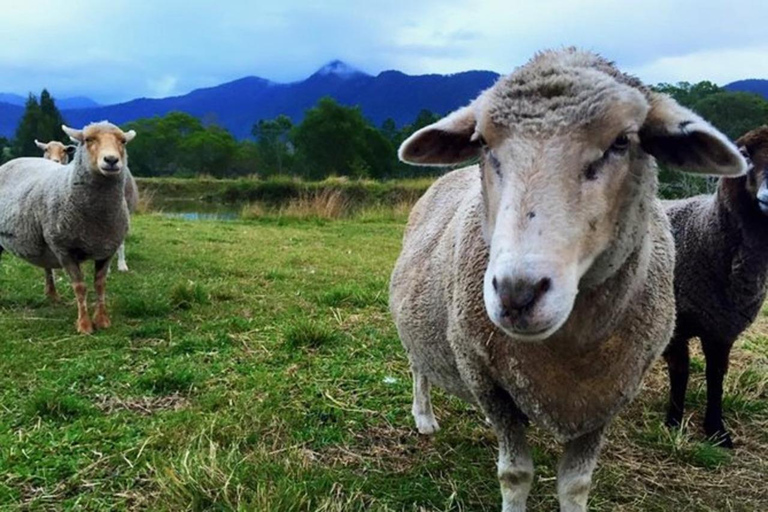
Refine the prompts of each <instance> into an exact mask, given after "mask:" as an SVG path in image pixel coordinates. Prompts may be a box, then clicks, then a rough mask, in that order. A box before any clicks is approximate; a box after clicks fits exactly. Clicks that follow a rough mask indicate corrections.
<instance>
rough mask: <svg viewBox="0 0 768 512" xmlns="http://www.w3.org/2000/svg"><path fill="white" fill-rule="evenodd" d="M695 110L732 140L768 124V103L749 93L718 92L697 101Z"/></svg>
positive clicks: (760, 97) (694, 106)
mask: <svg viewBox="0 0 768 512" xmlns="http://www.w3.org/2000/svg"><path fill="white" fill-rule="evenodd" d="M693 109H694V110H695V111H696V112H697V113H698V114H699V115H701V116H702V117H703V118H704V119H706V120H707V121H709V122H710V123H712V124H713V125H714V126H716V127H717V129H718V130H720V131H722V132H723V133H724V134H726V135H727V136H728V137H730V138H731V139H732V140H735V139H738V138H739V137H741V136H742V135H744V134H745V133H747V132H748V131H750V130H753V129H755V128H757V127H758V126H762V125H764V124H768V101H766V100H765V99H764V98H763V97H762V96H760V95H758V94H752V93H747V92H727V91H723V92H718V93H715V94H710V95H708V96H706V97H704V98H703V99H701V100H699V101H697V102H696V103H695V104H694V105H693Z"/></svg>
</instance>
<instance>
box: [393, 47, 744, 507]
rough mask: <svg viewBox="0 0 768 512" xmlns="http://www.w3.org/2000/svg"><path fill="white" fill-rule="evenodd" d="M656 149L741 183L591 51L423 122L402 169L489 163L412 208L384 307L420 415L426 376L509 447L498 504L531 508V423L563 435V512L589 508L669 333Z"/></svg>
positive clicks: (666, 246)
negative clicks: (613, 436)
mask: <svg viewBox="0 0 768 512" xmlns="http://www.w3.org/2000/svg"><path fill="white" fill-rule="evenodd" d="M653 156H655V157H656V158H658V159H659V160H663V161H664V162H665V163H668V164H671V165H675V166H677V167H681V168H684V169H687V170H689V171H693V172H707V173H711V174H720V175H730V176H733V175H738V174H741V173H743V172H744V171H745V170H746V163H745V161H744V159H743V158H742V157H741V155H740V154H739V152H738V150H737V149H736V148H735V147H734V146H733V145H732V144H731V143H730V142H728V141H727V139H726V138H725V137H724V136H723V135H722V134H720V133H719V132H717V131H716V130H715V129H714V128H712V127H711V126H710V125H709V124H707V123H706V122H705V121H703V120H702V119H701V118H700V117H698V116H697V115H695V114H694V113H692V112H691V111H689V110H687V109H685V108H682V107H680V106H679V105H678V104H676V103H675V102H674V101H673V100H672V99H670V98H668V97H666V96H661V95H658V94H655V93H653V92H651V91H649V90H648V89H646V88H645V87H643V85H642V84H641V83H640V82H639V81H638V80H637V79H635V78H633V77H630V76H627V75H624V74H622V73H621V72H619V71H618V70H617V69H616V68H615V67H614V66H613V65H612V64H611V63H609V62H608V61H606V60H604V59H602V58H601V57H599V56H596V55H594V54H591V53H586V52H581V51H577V50H573V49H569V50H563V51H549V52H544V53H541V54H538V55H537V56H536V57H534V58H533V59H532V60H531V61H530V62H529V63H528V64H526V65H525V66H523V67H521V68H519V69H518V70H516V71H515V72H514V73H513V74H512V75H510V76H508V77H506V78H502V79H501V80H499V81H498V82H497V83H496V84H495V85H494V86H493V87H491V88H490V89H489V90H487V91H485V92H484V93H483V94H481V95H480V97H478V98H477V99H476V100H475V101H474V102H473V103H472V104H471V105H469V106H468V107H465V108H462V109H460V110H458V111H456V112H454V113H453V114H451V115H449V116H448V117H446V118H444V119H442V120H440V121H438V122H437V123H435V124H433V125H431V126H428V127H426V128H423V129H422V130H420V131H418V132H416V133H415V134H414V135H413V136H411V137H410V138H409V139H408V140H406V141H405V142H404V143H403V145H402V146H401V147H400V158H401V159H402V160H403V161H406V162H410V163H414V164H421V165H452V164H457V163H460V162H463V161H466V160H467V159H469V158H474V157H480V166H479V167H477V166H475V167H469V168H465V169H462V170H458V171H454V172H451V173H449V174H447V175H446V176H444V177H443V178H442V179H440V180H438V181H437V182H436V183H435V184H434V185H433V186H432V187H431V188H430V189H429V190H428V191H427V193H426V194H425V195H424V197H422V198H421V200H420V201H419V202H418V204H417V205H416V206H415V207H414V209H413V212H412V213H411V216H410V219H409V222H408V227H407V230H406V233H405V237H404V241H403V250H402V253H401V255H400V258H399V259H398V261H397V264H396V266H395V269H394V272H393V274H392V281H391V287H390V307H391V310H392V314H393V316H394V319H395V323H396V324H397V329H398V332H399V334H400V338H401V340H402V342H403V345H404V346H405V348H406V350H407V351H408V355H409V358H410V361H411V367H412V371H413V379H414V382H413V416H414V418H415V420H416V425H417V428H418V430H419V431H420V432H422V433H432V432H434V431H436V430H437V429H438V424H437V421H436V420H435V416H434V413H433V410H432V406H431V403H430V397H429V388H430V385H431V384H436V385H438V386H439V387H441V388H443V389H445V390H446V391H448V392H450V393H452V394H455V395H457V396H459V397H461V398H463V399H464V400H467V401H469V402H471V403H474V404H476V405H477V406H479V408H480V409H481V410H482V412H483V413H484V414H485V415H486V416H487V418H488V420H489V421H490V423H491V424H492V426H493V428H494V430H495V432H496V434H497V436H498V440H499V459H498V478H499V481H500V483H501V492H502V500H503V510H505V511H522V510H525V503H526V499H527V496H528V493H529V490H530V487H531V483H532V482H533V463H532V460H531V454H530V450H529V448H528V446H527V444H526V439H525V425H526V422H527V419H528V418H530V419H531V420H533V421H535V422H537V423H539V424H540V425H542V426H544V427H546V428H548V429H549V430H551V431H552V432H553V433H554V434H555V436H556V437H557V438H558V439H559V440H561V441H562V442H564V443H565V453H564V455H563V457H562V459H561V462H560V467H559V470H558V496H559V500H560V506H561V510H563V511H583V510H586V504H587V495H588V492H589V488H590V485H591V477H592V471H593V470H594V467H595V464H596V461H597V457H598V453H599V450H600V447H601V444H602V440H603V436H604V432H605V429H606V427H607V426H608V424H609V422H610V421H611V418H612V417H613V416H614V415H615V414H616V413H617V411H618V410H619V409H620V408H621V407H622V406H623V405H625V404H626V403H627V402H629V401H630V400H631V399H632V398H633V397H634V396H635V394H636V393H637V391H638V387H639V385H640V382H641V379H642V377H643V375H644V374H645V372H646V370H647V369H648V367H649V366H650V364H651V363H652V362H653V360H654V359H655V358H656V357H657V356H658V355H659V354H660V353H661V351H662V350H663V349H664V347H665V345H666V343H667V341H668V340H669V338H670V336H671V334H672V328H673V325H674V314H675V308H674V295H673V286H672V272H673V267H674V261H673V260H674V258H673V251H674V247H673V242H672V238H671V235H670V232H669V225H668V222H667V219H666V217H665V215H664V212H663V210H662V209H661V206H660V204H659V201H658V200H657V199H656V188H657V177H656V166H655V164H654V159H653Z"/></svg>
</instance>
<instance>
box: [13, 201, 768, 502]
mask: <svg viewBox="0 0 768 512" xmlns="http://www.w3.org/2000/svg"><path fill="white" fill-rule="evenodd" d="M203 189H204V187H203ZM201 190H202V189H201ZM402 232H403V217H402V215H400V214H398V215H394V216H390V215H386V214H385V212H383V211H382V212H377V213H376V214H375V215H368V216H366V217H361V218H358V219H356V220H339V221H323V220H318V219H314V220H313V219H308V220H299V219H291V218H286V217H266V218H264V219H261V220H256V221H249V222H245V221H234V222H188V221H183V220H177V219H167V218H164V217H162V216H159V215H145V216H139V217H136V218H135V219H134V224H133V232H132V234H131V237H130V239H129V240H128V244H127V253H128V254H127V255H128V264H129V266H130V267H131V269H132V272H131V273H129V274H120V273H118V272H114V271H113V272H112V274H111V275H110V278H109V284H108V293H109V306H110V312H111V314H112V321H113V327H112V328H111V329H109V330H105V331H100V332H97V333H96V334H94V335H93V336H77V335H76V334H75V331H74V321H75V316H76V309H75V306H74V301H73V295H72V292H71V290H70V289H69V287H68V285H67V282H66V280H64V279H63V278H62V277H61V275H60V274H57V276H58V281H57V282H58V286H59V291H60V292H61V294H62V295H63V297H64V302H63V303H62V304H51V303H49V302H48V301H47V300H46V299H45V297H44V296H43V274H42V271H41V270H40V269H37V268H34V267H31V266H29V265H27V264H25V263H23V262H21V261H19V260H18V259H15V258H13V257H9V256H7V255H6V256H4V258H3V260H2V262H0V349H1V350H2V355H3V357H2V358H0V510H19V509H21V510H27V509H32V510H42V509H45V510H47V509H55V510H59V509H63V510H75V509H77V510H81V509H82V510H139V509H140V510H160V511H163V510H168V511H171V510H173V511H176V510H307V511H309V510H328V511H342V510H344V511H357V510H360V511H363V510H397V511H400V510H408V511H416V510H420V509H423V510H456V511H459V510H462V511H493V510H498V508H499V504H500V495H499V490H498V485H497V482H496V478H495V459H496V445H495V440H494V437H493V435H492V433H491V432H490V431H489V429H488V428H487V427H486V426H485V424H484V422H483V418H482V416H481V415H480V414H479V413H477V412H476V411H475V410H474V409H473V408H472V407H470V406H468V405H466V404H464V403H462V402H461V401H459V400H457V399H454V398H451V397H447V396H446V395H445V394H443V393H442V392H440V391H438V390H436V391H435V392H434V393H433V394H434V403H435V407H436V411H437V414H438V418H439V421H440V423H441V426H442V430H441V431H440V432H439V433H438V434H437V435H436V436H434V437H432V438H425V437H422V436H419V435H417V434H416V433H415V431H414V428H413V423H412V420H411V417H410V388H411V382H410V376H409V372H408V364H407V359H406V356H405V353H404V351H403V349H402V347H401V346H400V342H399V340H398V338H397V334H396V331H395V328H394V326H393V324H392V321H391V318H390V316H389V313H388V310H387V286H388V279H389V273H390V271H391V268H392V265H393V263H394V260H395V258H396V257H397V254H398V251H399V248H400V243H401V238H402ZM89 270H90V269H89ZM767 331H768V329H765V328H764V326H763V325H762V324H759V325H757V326H756V327H755V328H754V329H752V330H751V331H750V332H749V334H748V335H747V336H746V337H745V338H746V341H745V342H741V343H740V344H739V345H737V348H736V350H735V354H736V356H735V357H734V361H733V365H732V370H731V374H730V375H729V378H728V383H727V385H726V409H727V415H728V418H727V419H728V421H729V425H730V426H731V429H732V431H733V433H734V439H735V441H736V443H737V449H736V450H735V452H734V453H733V454H729V453H728V452H725V451H724V450H723V449H721V448H717V447H713V446H712V445H710V444H708V443H706V442H705V441H704V439H703V434H702V432H701V430H700V428H699V423H700V421H701V416H702V414H703V396H704V395H703V394H702V393H703V387H702V385H703V382H702V374H701V373H702V371H703V365H702V364H701V361H702V360H701V358H700V355H696V356H695V360H696V361H697V364H695V365H694V368H693V372H694V375H693V380H692V383H691V387H690V389H691V391H690V400H689V402H690V407H689V409H688V411H687V416H686V418H687V419H689V420H690V422H689V424H688V426H687V428H686V429H685V430H684V431H682V432H669V431H667V430H666V429H663V428H661V427H660V422H661V421H662V418H663V409H664V396H665V388H664V379H663V371H662V370H663V368H662V367H661V366H660V365H657V366H656V367H655V368H654V370H653V372H652V374H651V375H650V377H649V379H648V381H647V389H646V390H645V391H644V392H643V393H642V394H641V396H640V397H639V399H638V400H636V401H635V402H634V403H633V404H632V405H631V406H630V407H629V408H628V409H627V410H626V411H625V412H624V413H622V414H621V415H620V416H619V418H618V419H617V421H616V422H615V424H614V426H613V427H612V428H611V430H610V433H609V437H608V443H607V446H606V448H605V451H604V454H603V457H602V458H601V461H600V464H599V466H598V470H597V472H596V475H595V487H594V489H593V492H592V495H591V496H592V497H591V501H590V505H591V510H597V511H613V510H621V511H627V510H633V511H634V510H637V511H641V510H642V511H646V510H650V511H662V510H677V509H679V510H702V511H705V510H706V511H710V510H738V511H753V510H768V489H766V486H765V475H766V474H768V462H767V461H768V434H767V433H768V407H766V404H767V403H768V394H766V389H768V386H767V385H766V383H768V350H766V347H768V342H767V341H766V337H765V332H767ZM531 443H532V445H533V451H534V459H535V463H536V478H535V483H534V488H533V492H532V495H531V497H530V509H531V510H554V509H556V500H555V498H554V493H555V485H554V481H553V478H554V476H555V474H556V466H557V459H558V457H559V454H560V451H561V450H560V447H559V445H558V444H557V443H555V442H554V440H553V439H552V438H551V436H549V435H547V434H546V433H544V432H542V431H541V430H539V429H537V428H535V427H533V428H532V429H531Z"/></svg>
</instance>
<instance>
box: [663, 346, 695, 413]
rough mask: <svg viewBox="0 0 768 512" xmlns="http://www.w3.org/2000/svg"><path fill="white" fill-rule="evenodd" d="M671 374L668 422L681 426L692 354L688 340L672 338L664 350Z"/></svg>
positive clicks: (668, 371)
mask: <svg viewBox="0 0 768 512" xmlns="http://www.w3.org/2000/svg"><path fill="white" fill-rule="evenodd" d="M664 359H665V360H666V361H667V373H668V374H669V405H668V407H667V419H666V424H667V426H668V427H679V426H680V425H681V424H682V423H683V411H684V410H685V391H686V388H687V387H688V373H689V367H690V355H689V352H688V340H687V339H684V338H672V341H670V343H669V346H667V349H666V350H665V351H664Z"/></svg>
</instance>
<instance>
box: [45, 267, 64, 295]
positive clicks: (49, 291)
mask: <svg viewBox="0 0 768 512" xmlns="http://www.w3.org/2000/svg"><path fill="white" fill-rule="evenodd" d="M45 295H46V296H47V297H48V298H49V299H51V300H52V301H53V302H59V301H60V300H61V297H59V293H58V292H57V291H56V280H55V279H54V276H53V270H52V269H50V268H46V269H45Z"/></svg>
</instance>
